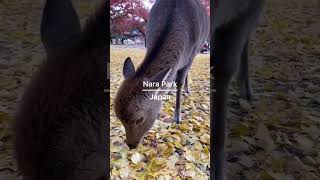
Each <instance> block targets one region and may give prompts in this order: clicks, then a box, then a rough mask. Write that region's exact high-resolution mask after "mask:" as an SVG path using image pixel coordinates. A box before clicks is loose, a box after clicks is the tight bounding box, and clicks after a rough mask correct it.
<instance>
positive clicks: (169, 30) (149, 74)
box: [114, 0, 210, 149]
mask: <svg viewBox="0 0 320 180" xmlns="http://www.w3.org/2000/svg"><path fill="white" fill-rule="evenodd" d="M209 29H210V24H209V17H208V15H207V14H206V11H205V9H204V7H203V6H202V4H201V2H200V1H199V0H157V1H156V2H155V4H154V5H153V7H152V8H151V10H150V15H149V20H148V24H147V30H146V32H147V33H146V34H147V38H146V39H147V50H146V51H147V52H146V55H145V58H144V60H143V62H142V63H141V64H140V66H139V68H137V70H135V67H134V64H133V62H132V60H131V58H130V57H128V58H126V60H125V61H124V65H123V76H124V81H123V82H122V84H121V86H120V88H119V89H118V92H117V94H116V97H115V100H114V110H115V114H116V116H117V117H118V118H119V119H120V121H121V122H122V124H123V126H124V128H125V133H126V140H125V142H126V144H127V145H128V146H129V148H131V149H133V148H135V147H137V145H138V144H139V143H140V142H141V141H142V139H143V137H144V135H145V134H146V133H147V132H148V131H149V130H150V129H151V127H152V126H153V124H154V122H155V120H156V119H157V117H158V114H159V112H160V109H161V107H162V103H163V101H162V100H159V101H158V100H152V99H151V97H152V96H157V95H164V94H167V93H168V91H169V90H167V89H166V88H163V87H158V88H154V89H153V90H154V91H144V89H143V82H144V81H149V82H158V83H161V82H164V81H165V82H173V81H175V82H176V84H177V87H176V106H175V111H174V121H175V122H176V123H180V121H181V94H182V87H183V85H184V83H185V82H186V81H187V75H188V72H189V70H190V67H191V65H192V62H193V59H194V57H195V56H196V54H197V52H198V49H199V47H200V45H201V44H202V43H203V42H204V41H205V40H207V38H208V37H209ZM184 88H185V89H186V90H187V89H188V86H187V85H186V86H185V87H184Z"/></svg>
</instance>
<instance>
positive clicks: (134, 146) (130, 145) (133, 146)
mask: <svg viewBox="0 0 320 180" xmlns="http://www.w3.org/2000/svg"><path fill="white" fill-rule="evenodd" d="M128 146H129V148H130V149H134V148H136V147H137V146H136V145H132V144H128Z"/></svg>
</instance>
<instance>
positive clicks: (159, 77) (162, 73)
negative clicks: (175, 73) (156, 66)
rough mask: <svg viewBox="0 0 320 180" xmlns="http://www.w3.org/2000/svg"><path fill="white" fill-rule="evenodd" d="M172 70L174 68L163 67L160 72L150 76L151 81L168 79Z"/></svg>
mask: <svg viewBox="0 0 320 180" xmlns="http://www.w3.org/2000/svg"><path fill="white" fill-rule="evenodd" d="M171 71H172V68H167V69H163V70H161V71H160V72H158V73H157V74H156V75H154V76H152V77H151V78H150V81H151V82H161V81H166V80H167V78H168V77H169V75H170V72H171Z"/></svg>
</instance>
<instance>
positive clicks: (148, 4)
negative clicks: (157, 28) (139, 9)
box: [143, 0, 153, 10]
mask: <svg viewBox="0 0 320 180" xmlns="http://www.w3.org/2000/svg"><path fill="white" fill-rule="evenodd" d="M143 3H144V5H145V6H146V8H148V9H149V10H150V9H151V7H152V5H153V3H149V0H144V2H143Z"/></svg>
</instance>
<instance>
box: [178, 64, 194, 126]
mask: <svg viewBox="0 0 320 180" xmlns="http://www.w3.org/2000/svg"><path fill="white" fill-rule="evenodd" d="M189 69H190V66H187V67H186V68H183V69H181V70H179V71H178V72H177V77H176V82H177V93H176V107H175V109H174V120H175V122H176V123H177V124H179V123H180V121H181V94H182V87H183V84H184V82H185V81H186V78H187V74H188V71H189Z"/></svg>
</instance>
